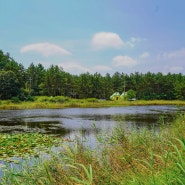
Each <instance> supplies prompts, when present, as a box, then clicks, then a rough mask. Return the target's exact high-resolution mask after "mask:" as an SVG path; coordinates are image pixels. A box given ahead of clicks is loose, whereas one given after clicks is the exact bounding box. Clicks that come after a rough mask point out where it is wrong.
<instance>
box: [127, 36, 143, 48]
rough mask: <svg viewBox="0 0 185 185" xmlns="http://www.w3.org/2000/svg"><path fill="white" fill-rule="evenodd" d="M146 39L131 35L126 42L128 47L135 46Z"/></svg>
mask: <svg viewBox="0 0 185 185" xmlns="http://www.w3.org/2000/svg"><path fill="white" fill-rule="evenodd" d="M144 40H145V39H142V38H137V37H131V38H130V40H128V41H126V42H125V46H126V47H130V48H134V47H135V45H136V44H137V43H139V42H141V41H144Z"/></svg>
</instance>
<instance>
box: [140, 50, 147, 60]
mask: <svg viewBox="0 0 185 185" xmlns="http://www.w3.org/2000/svg"><path fill="white" fill-rule="evenodd" d="M149 56H150V53H148V52H144V53H142V54H141V55H140V56H139V58H142V59H145V58H148V57H149Z"/></svg>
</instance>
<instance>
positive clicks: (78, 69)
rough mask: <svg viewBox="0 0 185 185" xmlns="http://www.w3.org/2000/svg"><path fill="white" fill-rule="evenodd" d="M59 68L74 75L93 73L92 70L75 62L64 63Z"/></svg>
mask: <svg viewBox="0 0 185 185" xmlns="http://www.w3.org/2000/svg"><path fill="white" fill-rule="evenodd" d="M59 66H61V67H62V68H63V69H64V71H67V72H70V73H73V74H80V73H86V72H92V71H91V69H90V68H88V67H85V66H83V65H81V64H80V63H78V62H75V61H68V62H63V63H60V64H59Z"/></svg>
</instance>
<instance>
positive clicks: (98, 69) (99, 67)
mask: <svg viewBox="0 0 185 185" xmlns="http://www.w3.org/2000/svg"><path fill="white" fill-rule="evenodd" d="M93 70H94V71H95V72H108V71H112V68H111V67H109V66H105V65H97V66H94V67H93Z"/></svg>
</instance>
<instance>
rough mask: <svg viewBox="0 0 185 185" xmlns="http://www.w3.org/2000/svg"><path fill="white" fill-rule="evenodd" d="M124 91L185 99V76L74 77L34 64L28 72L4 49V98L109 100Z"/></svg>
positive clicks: (0, 58)
mask: <svg viewBox="0 0 185 185" xmlns="http://www.w3.org/2000/svg"><path fill="white" fill-rule="evenodd" d="M123 91H126V92H129V95H131V97H133V96H136V98H137V99H144V100H153V99H158V100H161V99H164V100H175V99H179V100H185V76H184V75H183V74H181V73H179V74H171V73H168V74H166V75H164V74H162V73H160V72H159V73H156V74H155V73H151V72H148V73H146V74H142V73H138V72H135V73H131V74H129V75H128V74H125V73H119V72H115V73H114V74H113V75H112V76H111V75H110V74H108V73H107V74H106V75H105V76H102V75H101V74H100V73H94V74H90V73H88V72H87V73H83V74H80V75H72V74H70V73H67V72H65V71H64V70H63V69H62V68H61V67H59V66H57V65H56V66H54V65H51V66H50V67H49V68H48V69H45V68H44V67H43V66H42V64H38V65H34V64H33V63H31V64H30V66H29V67H28V68H27V69H25V68H24V66H23V65H22V64H19V63H17V62H16V61H15V60H14V59H13V58H11V57H10V55H9V54H8V53H7V54H4V53H3V51H1V50H0V99H11V98H15V97H17V98H19V99H20V100H30V96H36V95H48V96H59V95H63V96H69V97H73V98H98V99H109V97H110V95H112V94H113V93H114V92H120V93H122V92H123Z"/></svg>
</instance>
